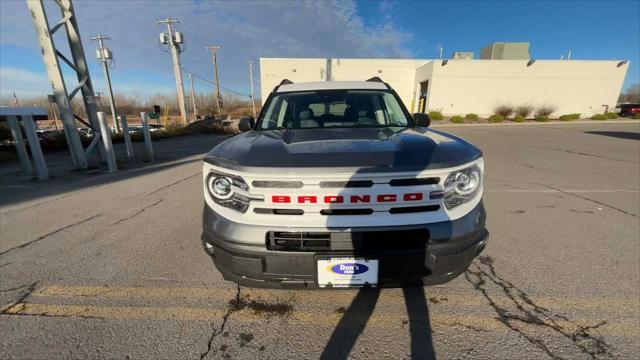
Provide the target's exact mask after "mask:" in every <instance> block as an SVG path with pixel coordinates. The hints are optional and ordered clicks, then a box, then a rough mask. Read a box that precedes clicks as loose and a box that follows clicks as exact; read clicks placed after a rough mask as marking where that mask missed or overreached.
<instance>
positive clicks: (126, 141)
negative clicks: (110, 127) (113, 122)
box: [118, 115, 133, 159]
mask: <svg viewBox="0 0 640 360" xmlns="http://www.w3.org/2000/svg"><path fill="white" fill-rule="evenodd" d="M118 117H119V118H120V121H121V122H122V132H123V136H124V147H125V148H126V149H127V157H128V158H129V159H131V158H132V157H133V145H132V144H131V135H129V124H128V123H127V116H126V115H120V116H118Z"/></svg>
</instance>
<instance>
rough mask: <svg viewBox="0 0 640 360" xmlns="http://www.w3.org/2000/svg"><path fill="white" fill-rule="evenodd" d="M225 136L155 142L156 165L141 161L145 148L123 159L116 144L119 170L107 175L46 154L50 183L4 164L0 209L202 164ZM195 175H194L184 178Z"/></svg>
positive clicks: (64, 156) (121, 147) (59, 155)
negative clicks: (193, 164)
mask: <svg viewBox="0 0 640 360" xmlns="http://www.w3.org/2000/svg"><path fill="white" fill-rule="evenodd" d="M227 138H228V136H222V135H193V136H184V137H176V138H171V139H163V140H162V141H160V142H154V153H155V161H154V162H143V161H142V144H141V143H135V144H134V154H135V158H134V159H127V158H126V157H125V155H124V145H123V144H116V146H115V152H116V158H117V159H118V167H119V170H118V171H117V172H115V173H108V172H107V170H106V166H102V167H101V168H98V169H94V170H87V171H78V170H73V168H72V165H71V159H70V155H69V152H68V151H61V152H56V153H53V154H47V155H46V156H45V160H46V161H47V165H48V167H49V172H50V174H51V179H49V180H46V181H34V180H31V179H29V178H28V177H26V176H24V175H20V174H19V173H20V165H19V163H18V162H14V163H8V164H3V170H2V172H0V206H7V205H11V204H16V203H20V202H25V201H30V200H36V199H39V198H43V197H49V196H55V195H60V196H64V194H65V193H69V192H77V191H83V189H85V190H86V189H88V188H90V187H94V186H98V185H103V184H107V183H114V182H118V181H122V180H128V179H131V178H133V177H137V176H142V175H148V174H150V173H154V172H159V171H162V170H166V169H168V168H172V167H176V166H180V165H184V164H188V163H192V162H198V161H201V159H202V157H203V156H204V155H205V154H206V153H208V152H209V151H210V150H211V149H212V148H213V147H214V146H215V145H216V144H218V143H220V142H221V141H223V140H225V139H227ZM187 175H193V174H185V176H187Z"/></svg>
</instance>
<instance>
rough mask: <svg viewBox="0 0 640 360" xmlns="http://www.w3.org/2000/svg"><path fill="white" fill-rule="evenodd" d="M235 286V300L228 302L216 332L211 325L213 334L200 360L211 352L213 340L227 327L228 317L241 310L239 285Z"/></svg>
mask: <svg viewBox="0 0 640 360" xmlns="http://www.w3.org/2000/svg"><path fill="white" fill-rule="evenodd" d="M236 286H237V291H236V296H235V298H233V299H231V300H230V301H229V308H228V309H227V312H226V313H225V314H224V315H223V316H222V323H221V324H220V327H219V328H218V330H217V331H216V329H215V324H212V328H213V332H212V333H211V337H210V338H209V342H208V343H207V350H206V351H205V352H203V353H201V354H200V360H203V359H205V358H206V357H207V356H208V355H209V353H210V352H211V346H212V345H213V340H214V339H215V338H216V336H218V335H220V334H222V332H223V331H224V328H225V327H226V326H227V321H229V316H231V314H232V313H233V312H235V311H238V310H240V309H241V305H240V304H241V302H242V300H241V298H240V285H236Z"/></svg>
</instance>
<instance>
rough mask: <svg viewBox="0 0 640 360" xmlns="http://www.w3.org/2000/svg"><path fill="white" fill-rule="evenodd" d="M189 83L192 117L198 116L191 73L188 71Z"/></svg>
mask: <svg viewBox="0 0 640 360" xmlns="http://www.w3.org/2000/svg"><path fill="white" fill-rule="evenodd" d="M189 84H190V85H191V105H193V117H194V119H197V118H198V107H197V106H196V92H195V91H194V90H193V75H192V74H191V73H189Z"/></svg>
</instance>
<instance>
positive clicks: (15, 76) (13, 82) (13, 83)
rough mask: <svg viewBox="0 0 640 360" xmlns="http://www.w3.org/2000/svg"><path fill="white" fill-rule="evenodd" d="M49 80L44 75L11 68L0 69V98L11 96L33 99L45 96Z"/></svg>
mask: <svg viewBox="0 0 640 360" xmlns="http://www.w3.org/2000/svg"><path fill="white" fill-rule="evenodd" d="M48 90H49V80H48V79H47V76H46V74H44V73H36V72H32V71H27V70H24V69H17V68H12V67H0V98H7V97H10V96H13V93H14V92H15V93H16V95H17V96H18V97H35V96H41V95H44V94H47V93H48V92H49V91H48Z"/></svg>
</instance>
